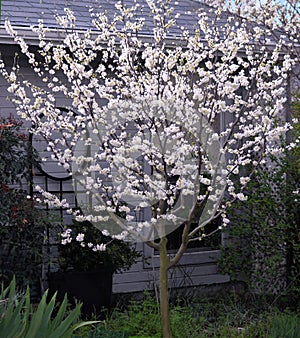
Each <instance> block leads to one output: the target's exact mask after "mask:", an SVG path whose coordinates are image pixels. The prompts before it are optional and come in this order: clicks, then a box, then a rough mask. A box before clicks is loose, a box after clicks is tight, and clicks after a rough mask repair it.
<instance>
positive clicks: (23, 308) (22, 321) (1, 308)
mask: <svg viewBox="0 0 300 338" xmlns="http://www.w3.org/2000/svg"><path fill="white" fill-rule="evenodd" d="M47 296H48V292H47V291H46V292H45V293H44V295H43V296H42V299H41V301H40V302H39V304H38V305H37V306H36V307H35V308H34V307H33V306H32V305H31V303H30V291H29V288H27V291H26V293H25V294H20V295H18V294H17V292H16V280H15V278H13V279H12V281H11V283H10V284H9V286H8V287H7V288H4V287H3V285H2V291H1V294H0V336H1V337H6V338H10V337H11V338H35V337H36V338H40V337H43V338H59V337H61V338H68V337H71V336H72V333H73V332H74V331H75V330H76V329H78V328H80V327H82V326H85V325H90V324H94V323H96V322H95V321H93V322H92V321H91V322H79V317H80V307H81V305H78V306H77V307H76V308H75V309H74V310H72V311H70V312H68V311H67V298H66V297H65V298H64V300H63V302H62V303H61V304H60V306H59V307H58V308H57V309H56V310H57V312H56V314H54V310H55V305H56V304H55V303H56V301H55V295H54V296H53V297H52V298H51V300H50V301H49V302H47Z"/></svg>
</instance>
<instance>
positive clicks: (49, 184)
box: [0, 45, 229, 293]
mask: <svg viewBox="0 0 300 338" xmlns="http://www.w3.org/2000/svg"><path fill="white" fill-rule="evenodd" d="M0 52H1V53H2V58H3V59H4V61H5V63H6V65H7V67H8V68H10V67H12V66H13V65H14V63H15V62H16V60H18V64H19V65H20V72H19V75H20V77H21V78H24V80H25V79H26V80H28V81H30V82H33V83H36V84H37V85H40V86H44V84H43V83H42V82H41V81H40V79H39V78H38V77H37V76H36V75H35V74H34V73H33V71H32V70H31V69H30V68H29V67H28V65H27V63H26V59H25V58H24V57H22V56H21V53H20V52H19V51H18V48H17V47H16V46H13V45H0ZM16 53H18V54H19V57H18V58H16ZM56 99H57V106H59V107H63V106H64V105H66V104H67V101H66V99H65V98H64V97H62V96H58V97H57V98H56ZM10 114H14V115H16V112H15V108H14V105H13V104H12V103H11V102H10V100H9V93H8V92H7V83H6V80H5V79H3V78H2V77H0V115H1V117H8V116H9V115H10ZM29 127H30V125H29V124H28V123H25V124H24V131H25V132H28V130H29ZM33 145H34V146H35V147H36V149H38V150H39V152H40V154H41V156H42V157H44V158H46V159H47V161H46V162H45V163H44V164H43V169H44V170H45V171H46V172H47V173H48V174H50V175H51V176H52V177H48V178H47V177H45V175H43V174H42V173H39V172H38V171H36V172H35V175H34V183H35V184H38V185H39V186H41V187H42V188H44V189H45V190H47V191H49V192H53V193H59V194H60V197H61V198H66V199H67V201H68V202H69V204H70V206H71V207H75V197H74V194H73V187H72V180H71V179H70V176H69V174H68V173H67V172H66V171H65V170H64V169H63V168H62V167H59V166H58V165H57V163H55V161H53V160H52V159H51V157H50V153H49V152H47V150H46V148H47V146H46V143H45V141H44V140H42V139H41V138H38V137H36V136H34V137H33ZM56 212H57V213H59V214H60V215H62V216H64V219H65V222H66V223H69V224H70V223H71V218H70V216H67V214H66V212H65V211H64V210H61V209H58V210H56ZM49 231H50V232H49V233H50V234H51V236H50V241H51V242H50V244H51V245H53V246H52V247H51V253H52V255H55V254H56V250H55V237H56V236H55V232H53V229H52V231H51V229H49ZM137 249H138V250H141V251H142V252H143V253H144V255H145V260H144V259H140V260H139V261H138V262H137V263H136V264H134V265H133V266H132V267H131V269H130V270H129V271H126V272H123V273H117V274H115V275H114V278H113V292H114V293H126V292H141V291H143V290H145V289H150V290H153V289H155V287H157V283H158V269H159V257H158V255H157V254H156V253H155V252H154V250H153V249H151V248H149V247H147V246H146V245H145V244H144V243H138V244H137ZM219 255H220V252H219V251H218V250H210V251H201V250H199V249H195V250H190V251H188V252H186V253H185V254H184V255H183V257H182V259H181V261H180V264H178V265H177V266H175V267H174V268H173V269H171V270H170V272H169V278H170V286H171V287H187V286H189V287H196V286H199V285H209V284H216V283H224V282H228V281H229V277H228V276H224V275H221V274H219V273H218V271H217V265H216V260H217V258H218V257H219ZM52 268H53V267H51V269H52ZM49 269H50V266H45V267H44V271H43V280H44V282H46V279H47V278H46V273H47V271H49Z"/></svg>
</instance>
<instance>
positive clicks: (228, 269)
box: [219, 154, 300, 296]
mask: <svg viewBox="0 0 300 338" xmlns="http://www.w3.org/2000/svg"><path fill="white" fill-rule="evenodd" d="M267 163H268V164H267V165H266V166H265V168H263V169H262V170H258V171H257V172H256V173H255V176H254V177H253V179H252V181H251V182H250V184H249V186H248V188H247V192H246V193H247V195H248V200H247V201H246V202H240V203H236V204H235V205H233V206H232V208H231V210H230V211H229V218H230V219H231V224H232V226H229V227H228V229H227V231H226V232H227V235H228V237H229V241H228V244H227V245H225V246H224V247H221V250H222V257H221V259H220V261H219V268H220V271H221V272H223V273H228V274H230V275H231V278H232V279H233V280H235V279H236V278H237V277H238V276H239V274H242V275H243V277H244V278H245V277H246V281H247V282H248V285H249V287H250V288H251V289H252V290H256V291H261V292H271V293H273V292H275V293H276V292H277V291H280V289H281V288H282V287H281V286H280V283H284V282H285V280H286V278H289V287H290V289H291V287H292V286H293V287H294V291H296V289H298V291H297V294H298V296H299V295H300V293H299V292H300V288H299V286H300V285H299V274H300V270H299V267H300V237H299V233H300V219H299V207H300V200H299V187H300V175H299V174H298V173H297V170H295V165H296V162H295V158H293V157H292V154H288V155H286V157H285V158H282V159H275V158H271V159H269V160H268V162H267ZM285 260H286V263H287V266H285V265H284V262H285ZM295 287H296V289H295Z"/></svg>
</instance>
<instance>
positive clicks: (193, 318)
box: [76, 292, 299, 338]
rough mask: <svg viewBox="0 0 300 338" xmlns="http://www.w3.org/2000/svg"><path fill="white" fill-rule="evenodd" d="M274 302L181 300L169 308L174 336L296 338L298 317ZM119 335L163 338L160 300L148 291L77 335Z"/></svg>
mask: <svg viewBox="0 0 300 338" xmlns="http://www.w3.org/2000/svg"><path fill="white" fill-rule="evenodd" d="M272 301H273V298H270V299H268V298H265V297H254V296H252V297H247V298H246V297H245V296H244V295H242V296H239V295H237V294H235V293H227V294H226V295H223V296H222V295H219V296H214V297H202V298H197V297H194V298H193V300H192V302H189V303H187V301H186V300H184V301H182V300H180V299H179V300H178V301H177V303H176V304H173V305H171V309H170V311H171V326H172V334H173V337H174V338H182V337H189V338H213V337H222V338H223V337H226V338H236V337H245V338H246V337H247V338H265V337H287V338H289V337H297V336H293V335H291V333H292V332H293V333H295V332H296V333H297V331H296V330H298V329H299V317H298V314H297V313H296V312H291V311H288V310H282V311H279V309H278V308H276V307H272V306H271V305H270V303H272ZM80 332H82V330H80ZM117 332H120V334H121V337H122V334H126V332H129V334H130V335H129V338H138V337H139V338H160V337H161V327H160V318H159V307H158V303H157V301H156V300H155V299H154V298H153V297H151V296H150V294H149V293H148V292H146V293H145V295H144V299H143V300H141V301H136V300H135V301H130V302H129V305H128V306H127V307H126V308H125V309H123V310H119V309H116V310H115V311H114V312H113V313H112V315H111V316H110V317H109V318H107V320H106V321H105V322H101V323H99V324H97V326H96V327H95V329H94V330H93V331H90V332H89V333H87V334H86V335H84V334H82V335H81V336H80V333H78V335H79V336H77V337H78V338H79V337H93V338H96V337H99V338H100V337H102V338H103V337H105V338H106V337H107V338H108V337H109V338H110V337H114V338H115V337H119V336H118V335H117ZM289 332H290V333H289ZM298 332H299V330H298ZM114 333H116V335H115V336H114V335H113V334H114ZM101 334H103V335H101ZM105 334H107V336H106V335H105ZM110 335H111V336H110ZM77 337H76V338H77Z"/></svg>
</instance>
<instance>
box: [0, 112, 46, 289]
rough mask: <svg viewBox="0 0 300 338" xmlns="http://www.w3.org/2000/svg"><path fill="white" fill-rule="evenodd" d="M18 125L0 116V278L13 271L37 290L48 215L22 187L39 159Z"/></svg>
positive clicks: (9, 274)
mask: <svg viewBox="0 0 300 338" xmlns="http://www.w3.org/2000/svg"><path fill="white" fill-rule="evenodd" d="M21 127H22V123H21V122H19V121H16V120H14V119H12V118H9V119H7V120H0V281H4V282H5V281H7V282H8V281H10V280H11V279H12V276H13V275H15V276H16V277H17V280H18V282H19V286H20V287H25V285H26V284H27V283H29V284H30V285H31V286H32V288H33V291H37V290H38V288H39V280H40V272H41V271H40V267H41V262H42V254H43V242H44V233H45V224H46V222H47V217H45V214H44V212H43V210H41V209H40V208H39V207H38V206H37V205H36V203H35V202H34V201H33V199H32V198H31V197H30V196H28V192H27V191H26V190H25V189H22V188H21V187H22V184H21V183H23V186H25V188H26V189H27V188H28V182H30V176H31V170H32V166H34V165H36V164H37V163H38V155H37V152H36V151H35V150H34V149H33V148H32V146H31V144H30V142H29V140H28V137H26V134H24V133H22V132H21ZM16 186H18V187H19V188H16Z"/></svg>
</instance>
